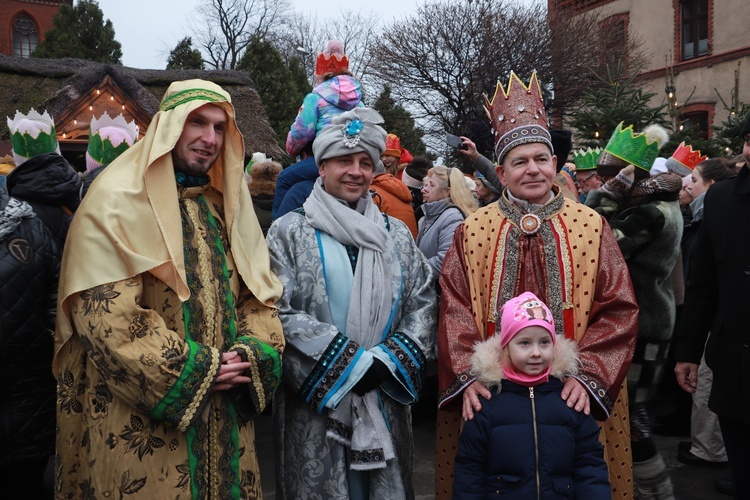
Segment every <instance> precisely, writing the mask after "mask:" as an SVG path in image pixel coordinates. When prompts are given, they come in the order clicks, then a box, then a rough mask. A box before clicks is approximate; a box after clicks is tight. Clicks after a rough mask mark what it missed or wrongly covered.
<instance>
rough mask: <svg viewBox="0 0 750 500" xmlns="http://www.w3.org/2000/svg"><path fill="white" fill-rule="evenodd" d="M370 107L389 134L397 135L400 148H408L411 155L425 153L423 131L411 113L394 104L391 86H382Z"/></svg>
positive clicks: (422, 154)
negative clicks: (379, 117) (382, 121)
mask: <svg viewBox="0 0 750 500" xmlns="http://www.w3.org/2000/svg"><path fill="white" fill-rule="evenodd" d="M372 107H373V109H375V110H376V111H377V112H378V113H380V115H381V116H382V117H383V120H384V123H383V128H384V129H385V130H386V131H387V132H388V133H389V134H396V135H397V136H398V138H399V139H400V141H401V147H402V148H406V149H408V150H409V153H411V154H412V156H426V155H427V147H426V146H425V143H424V141H422V137H423V136H424V132H423V131H422V129H420V128H419V127H417V126H416V125H415V123H414V118H412V116H411V113H409V112H408V111H407V110H406V109H404V108H403V107H402V106H400V105H398V104H396V101H395V100H394V99H393V97H391V88H390V87H389V86H388V85H386V86H385V87H383V92H381V93H380V96H378V98H377V99H376V100H375V102H374V103H373V104H372Z"/></svg>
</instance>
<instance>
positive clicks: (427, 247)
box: [417, 165, 479, 277]
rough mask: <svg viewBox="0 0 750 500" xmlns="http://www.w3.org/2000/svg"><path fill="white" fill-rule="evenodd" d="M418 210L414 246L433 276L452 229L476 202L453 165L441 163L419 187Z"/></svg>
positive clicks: (440, 263)
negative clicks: (420, 215)
mask: <svg viewBox="0 0 750 500" xmlns="http://www.w3.org/2000/svg"><path fill="white" fill-rule="evenodd" d="M422 199H423V201H424V204H423V205H422V212H423V213H424V216H423V217H422V218H421V219H419V234H418V236H417V246H418V247H419V249H420V250H422V253H424V254H425V257H427V260H428V261H429V262H430V265H431V266H432V268H433V269H434V270H435V277H437V275H438V274H440V269H441V268H442V267H443V259H444V258H445V253H446V252H447V251H448V248H450V246H451V244H452V243H453V233H454V232H455V231H456V227H458V225H459V224H461V222H463V220H464V219H465V218H466V216H467V215H469V214H470V213H472V212H474V211H475V210H476V209H477V208H478V207H479V205H478V204H477V200H476V198H474V195H473V194H472V192H471V191H470V190H469V187H468V186H467V185H466V181H465V180H464V174H463V173H462V172H461V171H460V170H459V169H457V168H448V167H446V166H445V165H438V166H437V167H433V168H432V169H430V170H429V172H428V173H427V178H426V179H425V182H424V187H422Z"/></svg>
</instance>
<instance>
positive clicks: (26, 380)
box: [0, 187, 60, 496]
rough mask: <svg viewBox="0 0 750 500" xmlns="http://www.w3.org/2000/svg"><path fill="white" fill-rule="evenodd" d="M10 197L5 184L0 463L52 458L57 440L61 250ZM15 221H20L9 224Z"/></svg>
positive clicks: (0, 231) (0, 205)
mask: <svg viewBox="0 0 750 500" xmlns="http://www.w3.org/2000/svg"><path fill="white" fill-rule="evenodd" d="M9 200H10V197H9V195H8V193H7V191H6V190H5V188H4V187H0V287H2V288H1V292H0V443H2V444H0V467H2V466H4V465H6V464H10V463H20V462H25V461H30V460H36V459H41V458H47V457H49V456H51V455H52V454H53V453H54V440H55V400H56V392H55V379H54V377H53V376H52V351H53V333H54V328H55V302H56V301H57V281H58V276H59V270H60V255H59V252H58V250H57V245H56V244H55V241H54V239H53V238H52V235H50V234H49V231H47V229H46V228H45V226H44V224H42V222H41V221H40V220H39V219H38V218H37V217H36V216H34V215H33V214H32V216H31V217H28V218H20V219H19V218H18V217H12V216H10V215H9V210H8V209H7V208H8V203H9ZM11 220H16V221H18V220H20V224H19V225H17V226H16V227H15V228H12V229H9V226H8V225H7V224H8V223H9V222H10V221H11ZM0 496H2V495H0Z"/></svg>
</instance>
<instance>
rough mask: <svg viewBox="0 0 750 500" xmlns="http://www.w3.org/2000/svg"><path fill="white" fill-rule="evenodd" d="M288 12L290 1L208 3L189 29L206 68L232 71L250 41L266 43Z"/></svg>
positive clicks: (224, 0)
mask: <svg viewBox="0 0 750 500" xmlns="http://www.w3.org/2000/svg"><path fill="white" fill-rule="evenodd" d="M289 8H290V3H289V0H207V1H206V2H205V3H204V4H203V5H202V6H201V7H200V8H199V9H198V11H197V13H196V14H195V17H194V18H193V19H192V20H191V22H190V25H191V29H192V30H193V31H194V32H195V38H196V41H197V45H198V46H199V47H200V48H201V49H202V50H203V52H204V54H205V56H206V57H205V60H206V64H207V65H208V66H210V67H212V68H214V69H234V68H235V67H236V65H237V63H238V62H239V61H240V59H241V58H242V54H243V53H244V51H245V49H246V48H247V46H248V44H249V43H250V41H251V40H252V39H253V37H257V38H258V39H265V38H266V36H267V35H268V34H269V33H270V32H271V31H272V30H273V29H274V28H275V27H276V26H278V25H280V23H281V22H282V20H283V15H284V13H285V12H287V11H288V9H289Z"/></svg>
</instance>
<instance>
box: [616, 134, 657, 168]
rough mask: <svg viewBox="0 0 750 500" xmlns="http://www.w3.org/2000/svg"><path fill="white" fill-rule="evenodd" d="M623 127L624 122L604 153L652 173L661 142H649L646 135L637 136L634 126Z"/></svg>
mask: <svg viewBox="0 0 750 500" xmlns="http://www.w3.org/2000/svg"><path fill="white" fill-rule="evenodd" d="M622 125H623V122H620V123H619V124H618V125H617V128H616V129H615V131H614V133H613V134H612V137H611V138H610V139H609V142H608V143H607V145H606V146H605V147H604V151H605V152H607V153H609V154H611V155H612V156H615V157H617V158H619V159H621V160H623V161H625V162H627V163H630V164H632V165H635V166H636V167H638V168H640V169H642V170H645V171H646V172H649V171H651V166H652V165H653V164H654V160H656V157H657V156H659V141H656V140H654V141H649V140H648V139H647V138H646V134H643V133H641V134H635V133H634V132H633V126H632V125H628V126H627V128H625V129H623V128H622Z"/></svg>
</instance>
